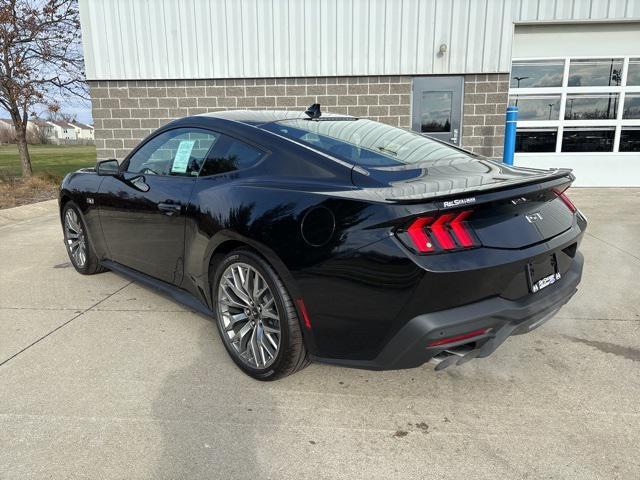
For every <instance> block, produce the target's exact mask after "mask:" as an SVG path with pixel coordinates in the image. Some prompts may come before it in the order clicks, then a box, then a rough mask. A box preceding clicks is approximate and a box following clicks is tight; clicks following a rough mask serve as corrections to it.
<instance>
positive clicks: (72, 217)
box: [64, 208, 87, 268]
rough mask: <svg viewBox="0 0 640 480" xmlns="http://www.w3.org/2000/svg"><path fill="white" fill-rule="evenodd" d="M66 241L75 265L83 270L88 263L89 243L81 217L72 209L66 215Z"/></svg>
mask: <svg viewBox="0 0 640 480" xmlns="http://www.w3.org/2000/svg"><path fill="white" fill-rule="evenodd" d="M64 231H65V241H66V242H67V247H68V248H69V254H70V255H71V257H72V259H73V261H74V263H75V264H76V266H77V267H78V268H83V267H84V266H85V264H86V263H87V241H86V237H85V234H84V230H83V229H82V222H81V221H80V217H79V216H78V214H77V213H76V211H75V210H73V209H72V208H69V209H67V211H66V213H65V214H64Z"/></svg>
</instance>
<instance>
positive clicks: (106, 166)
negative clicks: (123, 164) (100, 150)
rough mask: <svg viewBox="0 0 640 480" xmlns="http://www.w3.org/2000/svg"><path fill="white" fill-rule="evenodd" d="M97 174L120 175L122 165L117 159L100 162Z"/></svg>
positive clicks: (97, 166) (97, 165)
mask: <svg viewBox="0 0 640 480" xmlns="http://www.w3.org/2000/svg"><path fill="white" fill-rule="evenodd" d="M96 173H97V174H98V175H102V176H106V175H118V173H120V164H119V163H118V160H116V159H115V158H110V159H109V160H100V161H99V162H98V163H97V164H96Z"/></svg>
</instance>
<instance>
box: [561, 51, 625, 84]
mask: <svg viewBox="0 0 640 480" xmlns="http://www.w3.org/2000/svg"><path fill="white" fill-rule="evenodd" d="M621 83H622V59H621V58H608V59H604V60H571V63H570V64H569V82H568V86H570V87H609V86H619V85H620V84H621Z"/></svg>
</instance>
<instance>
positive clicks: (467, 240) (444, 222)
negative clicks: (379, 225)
mask: <svg viewBox="0 0 640 480" xmlns="http://www.w3.org/2000/svg"><path fill="white" fill-rule="evenodd" d="M472 213H473V211H472V210H465V211H463V212H456V213H444V214H442V215H440V216H438V217H435V218H434V217H420V218H417V219H415V220H414V221H413V222H412V223H411V225H409V227H408V228H407V231H406V233H407V235H408V236H409V238H410V239H411V243H412V244H413V247H415V248H416V250H418V252H420V253H436V252H439V251H448V250H456V249H461V248H472V247H475V246H477V245H478V243H477V242H476V240H475V236H474V235H473V232H472V231H471V228H470V227H469V225H468V224H467V222H466V220H467V219H468V218H469V217H470V216H471V214H472Z"/></svg>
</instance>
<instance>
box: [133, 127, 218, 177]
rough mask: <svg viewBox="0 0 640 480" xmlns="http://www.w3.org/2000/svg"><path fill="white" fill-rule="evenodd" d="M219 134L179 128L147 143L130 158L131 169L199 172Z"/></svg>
mask: <svg viewBox="0 0 640 480" xmlns="http://www.w3.org/2000/svg"><path fill="white" fill-rule="evenodd" d="M217 139H218V135H217V134H215V133H213V132H208V131H205V130H200V129H197V128H178V129H175V130H169V131H167V132H164V133H161V134H160V135H158V136H157V137H154V138H152V139H151V140H149V141H148V142H147V143H145V144H144V145H143V146H142V147H141V148H140V149H139V150H138V151H137V152H136V153H135V154H134V155H133V156H132V157H131V158H130V159H129V164H128V167H127V171H128V172H132V173H144V174H148V175H177V176H195V175H198V172H199V171H200V168H201V167H202V163H203V161H204V157H205V156H206V154H207V152H208V151H209V148H211V146H212V145H213V144H214V143H215V142H216V140H217Z"/></svg>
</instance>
